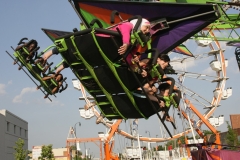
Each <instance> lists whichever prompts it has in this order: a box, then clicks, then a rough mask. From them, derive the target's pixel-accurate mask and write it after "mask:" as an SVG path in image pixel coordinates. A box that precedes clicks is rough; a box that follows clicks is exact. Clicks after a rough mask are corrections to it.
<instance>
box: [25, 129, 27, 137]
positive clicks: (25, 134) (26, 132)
mask: <svg viewBox="0 0 240 160" xmlns="http://www.w3.org/2000/svg"><path fill="white" fill-rule="evenodd" d="M25 137H26V138H27V130H25Z"/></svg>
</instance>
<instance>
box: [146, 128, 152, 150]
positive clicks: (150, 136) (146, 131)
mask: <svg viewBox="0 0 240 160" xmlns="http://www.w3.org/2000/svg"><path fill="white" fill-rule="evenodd" d="M145 133H148V135H149V138H150V137H151V135H150V132H149V131H146V132H145ZM151 149H152V147H151V143H150V150H151Z"/></svg>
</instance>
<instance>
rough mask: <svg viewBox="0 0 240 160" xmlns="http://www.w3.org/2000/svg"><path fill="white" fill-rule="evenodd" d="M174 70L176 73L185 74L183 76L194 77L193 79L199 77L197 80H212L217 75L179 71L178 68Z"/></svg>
mask: <svg viewBox="0 0 240 160" xmlns="http://www.w3.org/2000/svg"><path fill="white" fill-rule="evenodd" d="M175 71H176V73H177V75H179V76H185V77H188V78H194V79H199V80H206V81H210V82H213V81H214V80H216V79H218V77H217V76H212V75H206V74H200V73H193V72H187V71H180V70H175ZM203 77H204V78H203ZM205 77H206V78H205Z"/></svg>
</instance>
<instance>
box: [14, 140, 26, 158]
mask: <svg viewBox="0 0 240 160" xmlns="http://www.w3.org/2000/svg"><path fill="white" fill-rule="evenodd" d="M15 144H16V146H15V147H13V148H14V150H15V151H16V152H15V153H14V158H15V160H25V159H26V157H27V153H28V151H27V150H25V149H23V146H24V140H23V139H21V138H19V139H18V140H17V141H16V142H15Z"/></svg>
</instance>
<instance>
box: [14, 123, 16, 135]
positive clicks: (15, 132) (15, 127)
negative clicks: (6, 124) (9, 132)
mask: <svg viewBox="0 0 240 160" xmlns="http://www.w3.org/2000/svg"><path fill="white" fill-rule="evenodd" d="M14 134H16V125H14Z"/></svg>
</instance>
